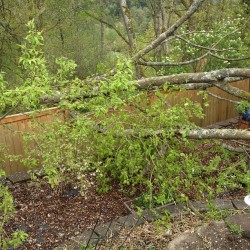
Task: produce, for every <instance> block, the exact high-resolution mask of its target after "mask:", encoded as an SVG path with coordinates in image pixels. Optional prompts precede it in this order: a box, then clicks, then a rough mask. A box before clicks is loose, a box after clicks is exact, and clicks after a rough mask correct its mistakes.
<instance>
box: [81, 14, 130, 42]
mask: <svg viewBox="0 0 250 250" xmlns="http://www.w3.org/2000/svg"><path fill="white" fill-rule="evenodd" d="M84 12H85V13H86V15H88V16H89V17H91V18H93V19H95V20H97V21H98V22H100V23H103V24H105V25H106V26H107V27H109V28H111V29H113V30H114V31H115V32H116V33H117V35H118V36H119V37H121V38H122V40H123V41H124V42H125V43H127V44H128V45H129V41H128V40H127V39H126V37H125V36H123V34H122V33H121V32H120V31H119V30H118V29H117V28H116V27H115V26H114V25H113V24H111V23H108V22H107V21H105V20H103V19H102V18H100V17H97V16H95V15H93V14H91V13H89V12H88V11H84Z"/></svg>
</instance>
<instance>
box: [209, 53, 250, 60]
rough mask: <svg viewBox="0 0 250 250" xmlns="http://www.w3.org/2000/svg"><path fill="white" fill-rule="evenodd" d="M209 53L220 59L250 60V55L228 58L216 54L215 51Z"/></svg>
mask: <svg viewBox="0 0 250 250" xmlns="http://www.w3.org/2000/svg"><path fill="white" fill-rule="evenodd" d="M209 55H210V56H212V57H215V58H218V59H220V60H223V61H243V60H249V59H250V56H247V57H239V58H226V57H222V56H218V55H215V54H213V53H209Z"/></svg>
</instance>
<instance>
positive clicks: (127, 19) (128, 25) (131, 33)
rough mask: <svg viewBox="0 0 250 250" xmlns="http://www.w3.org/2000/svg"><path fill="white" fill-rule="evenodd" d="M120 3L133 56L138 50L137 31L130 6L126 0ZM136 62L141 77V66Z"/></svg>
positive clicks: (137, 71) (137, 74)
mask: <svg viewBox="0 0 250 250" xmlns="http://www.w3.org/2000/svg"><path fill="white" fill-rule="evenodd" d="M120 5H121V10H122V17H123V22H124V25H125V28H126V31H127V36H128V40H129V50H130V54H131V56H133V55H134V53H135V52H136V44H135V33H134V29H133V25H132V21H131V13H130V10H129V8H128V5H127V1H126V0H121V1H120ZM134 64H135V68H136V76H137V79H140V78H141V76H142V69H141V66H140V65H138V64H137V62H134Z"/></svg>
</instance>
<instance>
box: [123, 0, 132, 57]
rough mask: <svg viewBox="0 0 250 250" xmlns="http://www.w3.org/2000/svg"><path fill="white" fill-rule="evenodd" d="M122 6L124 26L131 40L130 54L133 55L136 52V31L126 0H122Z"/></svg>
mask: <svg viewBox="0 0 250 250" xmlns="http://www.w3.org/2000/svg"><path fill="white" fill-rule="evenodd" d="M120 5H121V10H122V17H123V22H124V25H125V28H126V31H127V36H128V40H129V49H130V53H131V54H133V53H134V51H135V34H134V29H133V25H132V21H131V13H130V11H129V8H128V5H127V1H126V0H121V1H120Z"/></svg>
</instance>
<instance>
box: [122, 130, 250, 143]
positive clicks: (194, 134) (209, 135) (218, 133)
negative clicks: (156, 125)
mask: <svg viewBox="0 0 250 250" xmlns="http://www.w3.org/2000/svg"><path fill="white" fill-rule="evenodd" d="M141 132H143V137H144V138H147V137H151V136H161V135H164V134H165V131H164V129H161V130H156V131H153V132H152V131H150V130H146V129H144V130H143V131H141ZM175 133H176V135H178V134H179V135H185V136H186V137H187V138H189V139H224V140H231V139H236V140H241V139H242V140H248V141H249V140H250V131H249V130H245V129H239V130H237V129H202V128H201V129H191V130H189V131H186V130H176V131H175ZM124 134H125V135H126V136H136V137H138V136H139V135H138V133H136V132H135V131H134V130H132V129H127V130H125V131H124ZM118 136H119V135H118ZM120 136H123V135H122V134H121V135H120Z"/></svg>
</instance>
